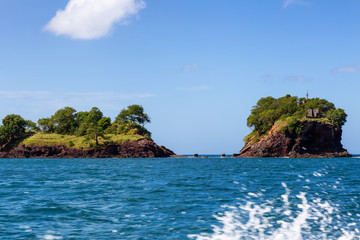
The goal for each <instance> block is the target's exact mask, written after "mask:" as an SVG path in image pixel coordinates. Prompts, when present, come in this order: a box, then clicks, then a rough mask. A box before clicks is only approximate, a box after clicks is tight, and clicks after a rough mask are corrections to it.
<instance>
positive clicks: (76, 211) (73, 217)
mask: <svg viewBox="0 0 360 240" xmlns="http://www.w3.org/2000/svg"><path fill="white" fill-rule="evenodd" d="M359 204H360V158H359V156H356V157H353V158H325V159H311V158H308V159H290V158H220V157H218V156H210V157H208V158H201V157H199V158H192V157H184V158H154V159H0V239H46V240H54V239H129V240H136V239H138V240H140V239H141V240H145V239H149V240H156V239H171V240H176V239H181V240H183V239H194V240H233V239H234V240H235V239H256V240H257V239H260V240H268V239H269V240H270V239H271V240H275V239H279V240H282V239H291V240H300V239H320V240H321V239H324V240H325V239H339V240H346V239H360V207H359Z"/></svg>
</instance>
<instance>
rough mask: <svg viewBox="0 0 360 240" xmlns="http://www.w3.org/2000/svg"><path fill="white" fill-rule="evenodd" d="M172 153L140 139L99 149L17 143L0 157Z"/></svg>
mask: <svg viewBox="0 0 360 240" xmlns="http://www.w3.org/2000/svg"><path fill="white" fill-rule="evenodd" d="M172 155H174V153H173V152H172V151H171V150H169V149H167V148H165V147H164V146H158V145H157V144H155V143H154V142H153V141H151V140H147V139H141V140H138V141H128V142H125V143H122V144H109V145H106V146H105V147H103V148H101V149H91V150H88V149H76V148H69V147H66V146H63V145H60V146H33V147H29V146H25V145H19V146H17V147H15V148H13V149H11V150H7V151H3V152H0V158H155V157H170V156H172Z"/></svg>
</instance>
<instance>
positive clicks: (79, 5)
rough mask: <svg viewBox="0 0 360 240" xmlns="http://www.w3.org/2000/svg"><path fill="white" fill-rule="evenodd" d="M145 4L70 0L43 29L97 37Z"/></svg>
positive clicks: (132, 0) (139, 1) (130, 0)
mask: <svg viewBox="0 0 360 240" xmlns="http://www.w3.org/2000/svg"><path fill="white" fill-rule="evenodd" d="M145 6H146V4H145V2H144V1H143V0H70V1H69V3H68V4H67V6H66V8H65V9H64V10H59V11H57V13H56V15H55V17H53V18H52V19H51V21H50V22H49V23H48V24H47V25H46V26H45V28H44V29H45V30H47V31H50V32H53V33H55V34H56V35H66V36H69V37H70V38H73V39H95V38H100V37H103V36H105V35H107V34H108V33H109V32H110V30H111V29H112V27H113V26H114V24H116V23H125V20H126V19H127V18H128V17H129V16H131V15H134V14H136V13H137V12H138V11H139V10H140V9H142V8H145Z"/></svg>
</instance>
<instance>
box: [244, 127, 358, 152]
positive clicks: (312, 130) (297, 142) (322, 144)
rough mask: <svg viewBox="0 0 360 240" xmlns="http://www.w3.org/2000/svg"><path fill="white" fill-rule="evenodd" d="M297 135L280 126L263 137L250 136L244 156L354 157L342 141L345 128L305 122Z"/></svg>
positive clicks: (273, 128)
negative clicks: (251, 137)
mask: <svg viewBox="0 0 360 240" xmlns="http://www.w3.org/2000/svg"><path fill="white" fill-rule="evenodd" d="M300 124H301V127H302V128H301V129H302V130H301V132H300V134H296V133H294V132H290V131H288V130H285V131H284V130H283V129H281V128H279V127H278V126H276V124H275V125H274V126H273V127H272V129H271V130H270V131H269V132H268V133H267V134H266V135H265V136H263V137H261V138H260V139H257V140H255V137H254V138H253V139H250V141H248V142H247V143H246V144H245V146H244V147H243V148H242V149H241V151H240V155H239V156H240V157H293V158H302V157H306V158H314V157H317V158H321V157H324V158H325V157H327V158H328V157H350V156H351V155H350V154H349V153H348V152H347V150H345V149H344V148H343V146H342V144H341V135H342V129H341V127H336V126H333V125H332V124H330V123H328V122H325V123H322V122H318V121H302V122H300Z"/></svg>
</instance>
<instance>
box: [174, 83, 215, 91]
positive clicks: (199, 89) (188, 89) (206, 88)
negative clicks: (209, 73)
mask: <svg viewBox="0 0 360 240" xmlns="http://www.w3.org/2000/svg"><path fill="white" fill-rule="evenodd" d="M210 89H211V87H210V86H208V85H205V84H204V85H198V86H194V87H189V88H179V90H182V91H188V92H196V91H204V90H210Z"/></svg>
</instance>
